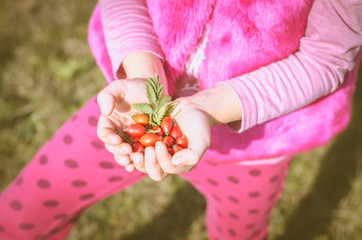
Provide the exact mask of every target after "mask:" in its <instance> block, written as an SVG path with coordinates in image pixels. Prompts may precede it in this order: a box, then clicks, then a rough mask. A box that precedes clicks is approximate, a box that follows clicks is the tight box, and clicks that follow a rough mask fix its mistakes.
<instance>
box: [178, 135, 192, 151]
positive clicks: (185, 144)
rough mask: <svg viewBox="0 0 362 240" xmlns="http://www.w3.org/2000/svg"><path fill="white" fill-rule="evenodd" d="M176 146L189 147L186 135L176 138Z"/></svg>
mask: <svg viewBox="0 0 362 240" xmlns="http://www.w3.org/2000/svg"><path fill="white" fill-rule="evenodd" d="M176 144H177V145H179V146H181V147H183V148H187V147H188V146H189V141H188V139H187V137H186V136H185V135H182V136H181V137H178V138H176Z"/></svg>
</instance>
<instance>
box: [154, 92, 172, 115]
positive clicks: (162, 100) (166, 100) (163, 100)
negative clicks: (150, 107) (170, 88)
mask: <svg viewBox="0 0 362 240" xmlns="http://www.w3.org/2000/svg"><path fill="white" fill-rule="evenodd" d="M170 101H171V97H170V96H169V95H165V96H162V97H161V98H160V99H159V100H158V101H157V103H156V105H155V107H154V108H155V112H156V113H157V112H158V110H159V109H160V108H161V107H162V106H163V105H167V104H169V102H170Z"/></svg>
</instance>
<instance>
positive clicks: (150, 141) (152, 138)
mask: <svg viewBox="0 0 362 240" xmlns="http://www.w3.org/2000/svg"><path fill="white" fill-rule="evenodd" d="M157 141H161V136H159V135H157V134H154V133H146V134H145V135H143V136H142V137H141V138H140V143H141V144H142V145H143V146H145V147H149V146H155V143H156V142H157Z"/></svg>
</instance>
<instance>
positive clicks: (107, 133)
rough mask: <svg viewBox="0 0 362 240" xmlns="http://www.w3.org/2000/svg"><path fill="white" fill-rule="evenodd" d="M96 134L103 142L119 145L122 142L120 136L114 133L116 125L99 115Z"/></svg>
mask: <svg viewBox="0 0 362 240" xmlns="http://www.w3.org/2000/svg"><path fill="white" fill-rule="evenodd" d="M97 136H98V137H99V138H100V139H101V140H102V141H103V142H104V143H105V144H111V145H119V144H121V143H122V138H121V137H120V136H119V135H118V134H116V126H115V125H114V123H113V122H112V120H110V119H108V118H106V117H104V116H102V115H101V116H100V117H99V121H98V125H97Z"/></svg>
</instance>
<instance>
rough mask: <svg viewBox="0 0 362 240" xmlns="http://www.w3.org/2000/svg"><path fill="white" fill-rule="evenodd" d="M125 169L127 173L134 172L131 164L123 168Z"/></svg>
mask: <svg viewBox="0 0 362 240" xmlns="http://www.w3.org/2000/svg"><path fill="white" fill-rule="evenodd" d="M125 169H126V171H127V172H133V171H134V170H135V167H134V165H133V164H129V165H127V166H125Z"/></svg>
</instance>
